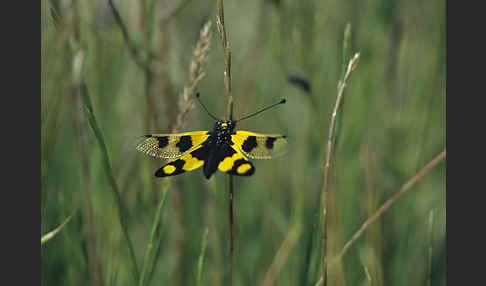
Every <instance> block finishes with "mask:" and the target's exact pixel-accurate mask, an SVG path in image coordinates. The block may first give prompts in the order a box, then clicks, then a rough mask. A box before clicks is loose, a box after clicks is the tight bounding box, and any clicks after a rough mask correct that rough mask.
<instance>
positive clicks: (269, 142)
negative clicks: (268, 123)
mask: <svg viewBox="0 0 486 286" xmlns="http://www.w3.org/2000/svg"><path fill="white" fill-rule="evenodd" d="M275 140H277V138H276V137H268V138H267V140H266V141H265V147H267V149H273V143H274V142H275Z"/></svg>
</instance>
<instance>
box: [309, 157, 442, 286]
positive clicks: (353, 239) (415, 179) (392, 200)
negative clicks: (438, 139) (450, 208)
mask: <svg viewBox="0 0 486 286" xmlns="http://www.w3.org/2000/svg"><path fill="white" fill-rule="evenodd" d="M445 157H446V149H444V150H443V151H442V152H441V153H440V154H439V155H437V156H436V157H435V158H434V159H432V161H430V162H429V163H427V165H425V166H424V167H423V168H422V169H421V170H420V171H418V173H417V174H415V176H413V177H412V178H411V179H410V180H408V181H407V182H406V183H405V184H404V185H403V186H402V187H401V188H400V190H399V191H398V192H397V193H395V194H394V195H393V196H391V197H390V198H389V199H388V200H387V201H386V202H385V203H384V204H383V205H382V206H381V207H380V208H379V209H378V210H377V211H376V212H375V214H373V215H372V216H371V217H369V218H368V219H367V220H366V221H365V222H364V223H363V224H362V225H361V227H360V228H359V229H358V230H357V231H356V232H355V233H354V235H353V236H352V237H351V239H350V240H349V241H348V242H346V244H345V245H344V247H343V249H342V250H341V252H339V254H338V255H337V256H336V257H334V258H333V260H332V261H331V263H329V265H333V264H334V263H336V262H338V261H339V260H341V258H342V257H343V256H344V254H346V252H347V251H348V250H349V249H350V248H351V246H352V245H353V244H354V243H355V242H356V241H357V240H358V238H360V237H361V235H363V233H364V232H365V230H366V229H367V228H368V227H369V226H370V225H371V224H372V223H373V222H375V221H376V220H377V219H378V218H379V217H380V216H381V215H382V214H383V213H384V212H385V211H387V210H388V209H389V208H390V207H391V206H392V205H393V204H394V203H395V202H396V201H397V200H398V199H399V198H400V197H401V196H402V195H403V194H405V193H406V192H407V191H409V190H410V189H411V188H412V187H413V186H414V185H415V184H416V183H417V182H418V180H420V179H421V178H422V177H424V176H425V175H427V174H428V173H429V172H430V171H431V170H432V168H434V167H435V166H436V165H437V164H438V163H440V162H441V161H442V160H444V159H445ZM323 281H324V276H323V277H321V279H319V281H318V282H317V283H316V286H318V285H323V284H321V283H323Z"/></svg>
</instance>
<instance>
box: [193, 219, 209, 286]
mask: <svg viewBox="0 0 486 286" xmlns="http://www.w3.org/2000/svg"><path fill="white" fill-rule="evenodd" d="M208 233H209V229H208V228H207V227H206V230H205V231H204V235H203V239H202V244H201V255H199V260H198V261H197V276H196V281H197V282H196V285H197V286H201V285H202V284H201V283H202V270H203V265H204V256H205V253H206V247H207V245H208Z"/></svg>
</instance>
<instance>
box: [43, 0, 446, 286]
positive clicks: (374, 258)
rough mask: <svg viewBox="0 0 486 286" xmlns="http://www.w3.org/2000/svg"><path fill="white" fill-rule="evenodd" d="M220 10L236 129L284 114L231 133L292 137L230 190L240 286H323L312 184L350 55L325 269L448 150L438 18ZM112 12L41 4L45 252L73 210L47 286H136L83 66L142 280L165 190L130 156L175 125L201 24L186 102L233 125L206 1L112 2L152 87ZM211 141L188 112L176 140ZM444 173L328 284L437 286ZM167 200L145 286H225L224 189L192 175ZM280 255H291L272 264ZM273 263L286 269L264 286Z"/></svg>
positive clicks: (386, 0)
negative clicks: (78, 61) (200, 60)
mask: <svg viewBox="0 0 486 286" xmlns="http://www.w3.org/2000/svg"><path fill="white" fill-rule="evenodd" d="M224 2H225V24H226V29H227V32H228V33H229V41H230V44H231V49H232V90H233V97H234V100H235V116H236V118H238V117H240V116H241V115H244V114H248V113H250V112H252V111H255V110H257V109H258V108H261V107H263V106H265V105H268V104H271V103H274V102H277V101H278V100H280V99H281V98H286V99H287V104H285V105H282V106H280V107H278V108H276V109H273V110H272V111H267V112H265V113H263V114H261V115H259V116H258V117H255V118H252V119H251V120H247V121H243V122H241V124H239V126H237V128H238V129H243V130H250V131H255V132H261V133H281V134H286V135H288V137H289V141H290V144H289V145H290V146H289V151H288V153H287V154H286V155H285V156H283V157H280V158H276V159H274V160H262V161H256V160H255V161H253V163H254V165H255V168H256V173H255V174H254V175H253V176H252V177H250V178H238V177H237V178H235V223H236V226H235V231H236V233H235V237H236V240H235V258H234V262H235V265H234V269H235V270H234V274H233V277H234V278H233V280H234V281H233V283H234V284H233V285H260V284H262V283H263V282H264V281H265V282H266V283H269V282H273V285H277V284H278V285H314V284H315V283H316V282H317V280H318V279H319V278H320V276H321V272H320V271H321V264H320V261H321V249H320V245H321V228H320V194H321V189H322V182H323V177H322V173H323V168H322V167H323V161H324V156H325V148H326V144H327V136H328V134H327V132H328V127H329V120H330V116H331V114H330V113H331V110H332V107H333V106H334V103H335V100H336V94H337V85H338V82H339V80H340V78H341V77H342V69H343V59H345V60H346V61H347V60H349V57H350V56H351V55H352V54H353V53H355V52H359V53H360V61H359V63H358V66H357V68H356V70H355V71H354V73H353V75H352V77H351V79H350V81H349V84H348V86H347V88H346V90H345V103H344V104H343V106H342V114H341V119H340V123H339V124H340V125H339V131H340V133H339V138H338V139H339V140H337V142H336V143H337V145H336V149H335V153H334V158H333V167H332V169H331V189H330V202H329V208H330V209H329V214H328V219H329V224H328V230H329V233H328V239H329V243H328V249H329V250H328V253H329V255H330V256H331V258H332V256H333V255H334V254H336V253H337V252H339V251H340V250H341V249H342V247H343V245H344V243H346V241H348V240H349V239H350V238H351V236H352V235H353V233H354V232H355V231H356V230H357V229H358V228H359V226H360V225H361V224H362V223H363V221H364V220H365V219H366V218H368V217H370V216H371V215H372V214H373V212H374V211H375V210H376V209H377V208H378V207H379V206H380V205H381V204H382V203H383V202H384V201H385V200H386V199H387V198H389V197H390V196H391V195H392V194H394V193H395V192H397V191H398V190H399V189H400V187H401V186H402V185H403V184H404V183H405V182H406V181H407V180H408V179H409V178H411V177H412V176H413V175H414V174H416V173H417V171H418V170H420V168H422V167H423V166H424V165H425V164H426V163H427V162H428V161H430V160H431V159H432V158H434V157H435V156H436V155H437V154H439V153H440V152H441V151H442V150H443V149H444V148H445V143H446V141H445V138H446V137H445V136H446V134H445V103H446V100H445V98H446V97H445V92H446V88H445V87H446V76H445V74H446V73H445V72H446V61H445V57H446V44H445V35H446V33H445V31H446V28H445V1H435V0H434V1H419V0H411V1H404V0H402V1H398V0H373V1H326V0H324V1H318V0H309V1H296V0H294V1H291V0H280V1H275V0H274V1H270V0H266V1H264V0H251V1H250V0H248V1H230V0H226V1H224ZM107 3H108V0H106V1H105V0H93V1H74V0H71V1H69V0H52V1H47V0H42V11H41V13H42V37H41V40H42V51H41V56H42V67H41V83H42V89H41V174H42V190H41V192H42V197H41V198H42V200H41V235H43V234H45V233H47V232H49V231H51V230H52V229H55V228H56V227H57V226H58V225H59V224H61V223H62V222H63V221H64V220H65V219H66V218H67V217H68V216H69V215H71V214H72V213H73V211H74V210H75V209H76V208H77V207H79V211H77V212H75V214H74V215H73V216H72V219H71V220H70V221H69V223H68V224H66V225H65V226H64V228H63V229H62V230H61V231H60V232H59V233H58V234H57V236H56V237H54V238H52V239H51V240H50V241H48V242H47V243H45V244H44V245H42V247H41V268H42V270H41V274H42V277H41V285H135V284H136V283H137V282H138V281H136V279H135V278H134V275H133V271H132V270H133V269H132V264H131V263H132V262H131V258H130V252H129V248H128V246H127V242H126V240H125V239H124V236H123V230H122V228H121V225H120V217H119V212H118V206H117V202H116V198H115V197H114V196H113V192H112V190H111V188H112V186H111V183H110V181H109V179H108V178H109V177H107V173H106V169H105V166H104V165H103V164H104V161H103V160H104V159H103V158H104V157H103V156H104V154H103V151H102V149H100V146H99V144H98V142H97V140H96V137H95V134H94V133H93V129H92V128H91V127H90V124H89V123H88V118H87V117H86V112H85V107H84V106H83V104H82V99H81V97H80V96H81V95H80V93H79V88H78V86H79V76H78V75H76V74H74V73H75V70H73V63H74V58H75V57H76V55H77V54H78V53H79V51H80V49H82V50H83V52H84V55H85V61H84V69H83V71H82V74H83V76H84V80H85V83H86V88H87V90H89V95H90V98H91V101H92V105H93V112H94V114H95V116H96V119H97V122H98V125H99V127H100V131H101V133H102V134H103V137H104V141H105V142H104V143H105V144H106V149H107V152H108V157H109V160H110V165H111V168H112V172H113V175H114V178H115V181H116V184H117V185H118V190H119V192H120V196H121V200H122V202H123V204H124V207H125V211H124V212H122V215H123V217H122V219H123V220H124V222H125V224H126V227H127V230H128V234H129V236H130V239H131V241H132V244H133V248H134V253H135V256H136V262H137V264H138V268H139V271H140V270H141V269H142V263H143V260H144V254H145V251H146V247H147V244H148V241H149V238H150V234H151V228H152V223H153V221H154V215H155V212H156V209H157V205H158V202H159V199H160V198H161V195H162V193H161V191H162V188H163V187H164V183H163V181H164V180H167V179H157V178H155V177H154V176H153V174H154V172H155V171H156V169H157V168H158V167H159V166H161V165H162V164H163V163H164V161H161V160H154V159H151V158H149V157H148V156H145V155H144V154H142V153H138V152H137V151H136V150H135V145H136V143H137V140H138V136H141V135H144V134H147V133H151V132H158V133H165V132H169V131H170V127H171V126H173V124H174V121H175V120H176V117H177V114H178V105H177V102H178V101H179V98H180V96H181V94H182V89H183V86H184V84H185V83H186V81H187V78H188V74H189V65H190V62H191V60H192V57H193V49H194V47H195V45H196V42H197V40H198V38H199V32H200V29H201V28H202V26H203V25H204V23H206V22H207V21H208V20H210V21H211V22H212V23H213V25H212V26H211V30H212V38H211V44H210V50H209V58H208V60H207V62H206V64H205V66H204V73H205V76H204V78H203V79H202V80H201V82H200V83H199V86H198V88H197V91H199V92H200V93H201V97H202V99H203V100H204V101H205V102H206V105H207V106H208V107H209V109H210V110H211V111H212V113H214V114H216V115H218V116H220V117H224V115H225V114H226V103H227V100H226V97H225V96H224V77H223V71H224V56H223V51H222V47H221V42H220V39H219V35H218V31H217V27H216V15H217V10H216V1H215V0H204V1H190V0H179V1H177V0H174V1H168V0H165V1H164V0H147V1H122V0H119V1H114V3H115V5H116V7H117V8H118V11H119V12H120V16H121V18H122V20H123V21H124V23H125V24H126V26H127V31H128V34H129V35H130V37H131V39H132V40H133V43H134V45H135V46H136V47H137V49H138V51H139V52H140V57H141V58H142V59H147V58H149V59H150V65H151V67H152V70H153V71H154V72H153V74H150V75H148V74H147V73H146V72H145V71H144V70H143V69H142V68H140V67H139V66H138V65H137V64H136V63H135V61H134V58H133V56H132V54H131V52H130V50H129V46H128V45H127V42H126V41H125V40H124V38H123V35H122V32H121V30H120V27H119V26H118V25H117V24H116V22H115V21H114V18H113V14H112V12H111V10H110V9H109V6H108V4H107ZM348 24H349V25H350V34H349V46H348V48H347V49H344V50H345V52H343V38H344V34H345V33H344V32H345V28H346V26H347V25H348ZM346 54H347V55H346ZM290 74H297V75H300V76H301V77H303V78H306V79H307V80H308V81H309V82H310V84H311V87H312V91H311V92H310V93H307V92H305V91H303V90H302V89H300V88H298V87H297V86H296V85H293V84H291V83H290V82H289V81H288V80H287V78H288V76H289V75H290ZM151 109H153V110H155V111H156V113H155V115H156V116H155V117H153V114H151V113H150V112H151V111H150V110H151ZM212 126H213V123H212V120H211V119H210V118H209V117H208V116H207V115H206V114H205V112H204V111H203V110H202V108H200V107H199V106H197V107H196V108H195V109H193V110H192V111H191V112H190V113H189V115H188V120H187V124H186V130H187V131H191V130H207V129H211V128H212ZM445 171H446V170H445V163H443V162H442V163H441V164H440V165H439V166H438V167H436V168H435V169H433V170H432V172H431V173H429V174H428V175H427V176H425V177H423V178H422V179H421V180H420V181H419V182H418V184H417V185H416V186H414V187H413V190H411V191H410V192H409V193H407V194H406V195H405V196H404V197H402V198H400V200H399V201H398V202H397V203H396V204H395V205H394V206H393V207H392V208H391V209H390V210H389V211H388V212H386V213H385V214H384V215H383V216H382V217H381V218H380V219H379V220H378V221H377V222H376V223H374V224H373V225H371V227H370V228H369V229H368V230H367V231H366V233H365V234H364V235H363V237H361V238H360V239H359V240H358V241H357V243H356V244H355V245H354V246H353V247H352V248H351V249H350V250H349V251H348V253H347V254H346V255H345V256H344V257H343V259H342V260H341V261H340V262H339V263H337V264H336V265H333V266H332V267H331V268H329V271H330V272H329V275H330V276H329V285H371V284H372V285H428V284H427V283H428V281H429V279H430V281H431V285H445V284H446V247H445V237H446V219H445V217H446V207H445V206H446V200H445V198H446V196H445V188H446V186H445ZM168 186H169V189H168V193H167V201H166V202H165V205H164V209H163V216H162V218H161V220H162V228H161V232H160V237H161V240H160V247H159V248H158V249H159V252H158V255H157V256H156V258H155V259H156V261H157V262H156V263H155V264H154V265H155V267H154V269H153V272H152V274H151V275H152V278H151V283H150V285H195V284H196V283H197V280H198V279H199V278H198V271H202V273H201V278H200V279H201V281H200V282H201V285H227V284H228V269H229V266H228V255H229V242H228V239H229V232H228V229H229V226H228V198H227V195H228V180H227V176H226V175H224V174H223V173H216V175H215V176H213V177H212V178H211V180H209V181H208V180H206V179H205V178H204V176H203V175H202V171H201V170H196V171H193V172H189V173H186V174H183V175H181V176H177V177H174V178H172V179H171V181H170V185H168ZM431 212H433V224H432V225H431V224H430V223H429V217H430V216H431ZM90 213H91V215H90ZM206 229H208V234H207V235H208V236H207V246H206V248H205V257H204V259H201V258H200V256H201V248H202V245H203V240H204V237H205V230H206ZM284 241H285V244H283V243H284ZM282 245H283V246H282ZM429 247H432V250H433V251H432V256H431V257H429ZM279 249H281V252H283V253H285V254H286V255H277V251H279ZM276 257H277V258H276ZM429 259H431V260H430V261H431V262H430V265H429ZM276 260H277V261H276ZM199 261H203V262H204V265H203V266H201V265H200V264H199ZM273 263H277V264H278V265H280V267H275V268H273V269H277V272H273V273H269V269H270V268H271V265H272V264H273ZM429 268H430V270H429ZM198 269H199V270H198ZM201 269H202V270H201ZM272 275H274V276H272ZM271 277H274V278H275V280H273V281H272V278H271ZM367 277H368V278H367ZM370 279H371V281H370ZM269 284H272V283H269Z"/></svg>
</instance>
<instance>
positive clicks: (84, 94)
mask: <svg viewBox="0 0 486 286" xmlns="http://www.w3.org/2000/svg"><path fill="white" fill-rule="evenodd" d="M80 85H81V86H80V88H81V98H82V100H83V104H84V106H85V109H86V116H87V117H88V121H89V125H90V126H91V129H93V132H94V134H95V137H96V141H97V142H98V145H99V146H100V149H101V154H102V157H103V160H102V164H103V168H104V170H105V173H106V176H107V177H108V181H109V183H110V186H111V190H112V191H113V196H114V197H115V202H116V204H117V206H118V218H119V219H120V225H121V228H122V231H123V235H124V237H125V240H126V241H127V244H128V248H129V252H130V259H131V261H132V271H133V276H134V277H135V279H136V280H138V279H139V272H138V266H137V261H136V257H135V251H134V249H133V244H132V241H131V239H130V236H129V234H128V229H127V225H126V215H125V214H126V211H125V206H124V204H123V201H122V198H121V196H120V191H119V188H118V184H117V183H116V180H115V176H114V175H113V170H112V168H111V164H110V159H109V157H108V151H107V149H106V144H105V140H104V138H103V133H102V132H101V129H100V128H99V126H98V122H97V121H96V117H95V114H94V111H93V106H92V104H91V99H90V97H89V94H88V89H87V87H86V85H85V84H84V82H83V81H82V82H81V84H80Z"/></svg>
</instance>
